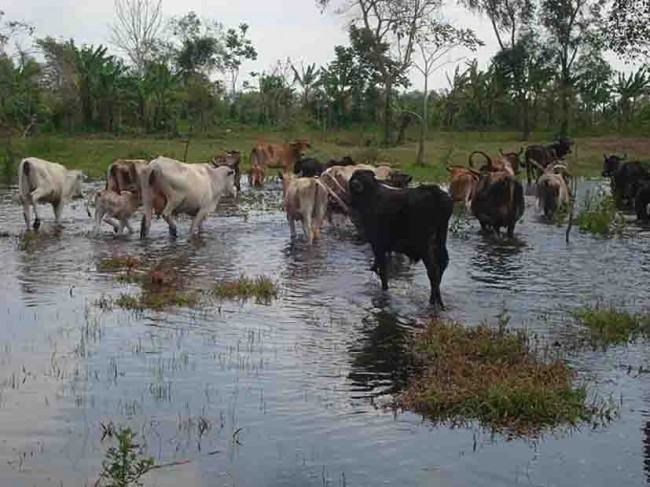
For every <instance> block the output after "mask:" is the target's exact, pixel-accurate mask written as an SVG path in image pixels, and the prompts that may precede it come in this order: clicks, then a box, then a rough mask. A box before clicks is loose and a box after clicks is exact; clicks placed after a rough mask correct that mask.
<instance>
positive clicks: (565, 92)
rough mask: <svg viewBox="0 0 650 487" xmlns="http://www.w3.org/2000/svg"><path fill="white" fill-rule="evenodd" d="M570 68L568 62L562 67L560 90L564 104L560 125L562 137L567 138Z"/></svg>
mask: <svg viewBox="0 0 650 487" xmlns="http://www.w3.org/2000/svg"><path fill="white" fill-rule="evenodd" d="M569 75H570V73H569V68H568V66H567V65H566V62H563V66H562V86H561V89H560V97H561V98H562V99H561V104H562V113H561V117H562V121H561V123H560V137H567V136H568V135H569Z"/></svg>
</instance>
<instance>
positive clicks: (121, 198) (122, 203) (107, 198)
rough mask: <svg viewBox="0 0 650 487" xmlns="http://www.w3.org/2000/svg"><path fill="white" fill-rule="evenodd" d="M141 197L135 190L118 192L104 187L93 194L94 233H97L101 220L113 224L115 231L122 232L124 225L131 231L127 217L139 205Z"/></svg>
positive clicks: (128, 217) (130, 215) (131, 214)
mask: <svg viewBox="0 0 650 487" xmlns="http://www.w3.org/2000/svg"><path fill="white" fill-rule="evenodd" d="M140 203H141V198H140V193H139V192H137V191H122V192H121V193H118V192H116V191H111V190H108V189H105V190H103V191H99V192H98V193H97V194H96V195H95V201H94V204H95V228H94V233H95V235H97V234H98V233H99V228H100V226H101V224H102V220H105V221H106V222H108V223H109V224H111V225H112V226H113V230H114V231H115V233H118V234H119V233H122V231H123V230H124V228H125V227H126V228H127V229H128V230H129V233H133V227H132V226H131V223H130V222H129V219H130V218H131V217H132V216H133V214H134V213H135V212H136V211H137V210H138V208H139V207H140Z"/></svg>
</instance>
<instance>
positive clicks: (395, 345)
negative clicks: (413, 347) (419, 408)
mask: <svg viewBox="0 0 650 487" xmlns="http://www.w3.org/2000/svg"><path fill="white" fill-rule="evenodd" d="M363 325H364V328H363V330H362V333H363V336H362V337H361V338H360V339H359V341H357V342H356V343H355V344H354V345H353V346H352V347H351V348H350V350H349V352H350V355H351V356H352V371H351V372H350V374H349V375H348V378H349V379H350V380H351V381H352V383H353V385H354V386H355V387H356V388H357V390H359V391H361V392H363V393H364V395H367V396H370V397H377V396H381V395H384V394H394V393H396V392H399V391H400V390H401V389H402V388H403V387H404V386H405V385H406V382H407V380H408V376H409V372H410V370H411V368H412V362H411V360H410V358H409V355H408V354H407V353H406V351H405V346H406V344H407V341H408V337H409V336H410V332H409V326H407V325H404V324H402V323H400V320H399V318H398V317H397V315H395V314H394V313H391V312H390V311H386V310H382V311H379V312H377V313H373V314H372V315H370V316H368V317H366V318H364V319H363Z"/></svg>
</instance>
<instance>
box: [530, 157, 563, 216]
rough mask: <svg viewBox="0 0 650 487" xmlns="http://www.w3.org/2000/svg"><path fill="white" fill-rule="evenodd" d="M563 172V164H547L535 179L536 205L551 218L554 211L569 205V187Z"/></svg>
mask: <svg viewBox="0 0 650 487" xmlns="http://www.w3.org/2000/svg"><path fill="white" fill-rule="evenodd" d="M532 162H535V161H532ZM564 174H566V166H565V165H564V164H557V163H556V164H549V165H548V166H546V168H545V169H544V171H543V173H542V175H541V176H540V177H539V179H538V180H537V205H538V207H539V208H541V210H542V211H543V212H544V216H545V217H547V218H552V217H553V215H554V214H555V212H556V211H558V210H560V209H561V208H563V207H564V208H566V207H568V206H569V197H570V194H569V187H568V186H567V184H566V180H565V179H564Z"/></svg>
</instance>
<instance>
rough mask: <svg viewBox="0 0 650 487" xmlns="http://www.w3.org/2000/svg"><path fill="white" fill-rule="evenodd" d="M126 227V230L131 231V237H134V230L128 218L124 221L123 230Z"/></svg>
mask: <svg viewBox="0 0 650 487" xmlns="http://www.w3.org/2000/svg"><path fill="white" fill-rule="evenodd" d="M124 227H126V229H127V230H128V231H129V235H132V234H133V232H134V230H133V227H132V226H131V222H130V221H129V219H128V218H125V219H124V220H122V230H123V229H124Z"/></svg>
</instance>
